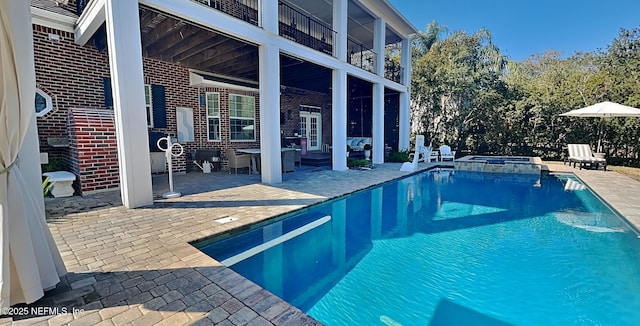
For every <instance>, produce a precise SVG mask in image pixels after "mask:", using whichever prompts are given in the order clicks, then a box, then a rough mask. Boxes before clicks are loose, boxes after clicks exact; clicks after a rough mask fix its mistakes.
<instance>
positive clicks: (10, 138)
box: [0, 0, 66, 308]
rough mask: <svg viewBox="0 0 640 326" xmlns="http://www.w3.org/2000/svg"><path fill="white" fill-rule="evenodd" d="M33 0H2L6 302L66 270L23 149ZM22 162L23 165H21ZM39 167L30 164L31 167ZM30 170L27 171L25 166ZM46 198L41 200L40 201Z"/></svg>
mask: <svg viewBox="0 0 640 326" xmlns="http://www.w3.org/2000/svg"><path fill="white" fill-rule="evenodd" d="M29 4H30V1H24V0H2V1H0V242H1V243H2V251H1V252H0V262H1V264H2V266H1V268H0V307H1V308H5V307H8V306H10V305H13V304H16V303H23V302H24V303H32V302H34V301H36V300H38V299H39V298H41V297H42V296H43V295H44V290H46V289H49V288H52V287H54V286H55V285H56V284H57V283H58V282H60V277H59V276H60V275H64V274H65V273H66V271H65V268H64V264H63V262H62V259H61V257H60V253H59V252H58V249H57V248H56V246H55V242H54V240H53V237H52V236H51V232H50V231H49V228H48V226H47V223H46V220H45V212H44V210H43V205H42V204H41V201H42V198H41V197H39V195H40V193H41V191H35V189H29V188H28V187H27V184H26V182H25V180H24V177H23V176H25V175H29V174H32V173H36V174H39V173H40V169H39V168H37V165H33V164H20V157H19V152H20V148H21V146H22V143H23V141H24V139H25V137H26V135H27V130H28V129H29V126H30V125H31V124H33V121H32V119H34V117H33V114H34V100H35V70H34V61H33V32H32V29H31V28H32V27H31V13H30V8H29ZM21 166H22V169H21ZM27 166H29V167H33V166H35V167H36V169H29V170H26V169H25V167H27ZM25 170H26V171H25ZM39 201H40V203H39Z"/></svg>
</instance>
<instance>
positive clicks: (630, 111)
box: [560, 101, 640, 152]
mask: <svg viewBox="0 0 640 326" xmlns="http://www.w3.org/2000/svg"><path fill="white" fill-rule="evenodd" d="M560 115H561V116H564V117H596V118H597V117H600V118H607V117H640V109H636V108H633V107H630V106H626V105H622V104H618V103H613V102H609V101H605V102H600V103H597V104H594V105H590V106H587V107H584V108H582V109H576V110H571V111H569V112H565V113H562V114H560ZM601 137H602V121H601V123H600V128H599V130H598V148H597V151H598V152H600V150H601V142H602V138H601Z"/></svg>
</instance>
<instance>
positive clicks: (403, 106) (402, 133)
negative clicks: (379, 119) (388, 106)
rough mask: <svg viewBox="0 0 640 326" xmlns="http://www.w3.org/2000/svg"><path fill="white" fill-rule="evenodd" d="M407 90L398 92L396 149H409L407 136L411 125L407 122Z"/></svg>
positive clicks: (408, 100) (408, 99)
mask: <svg viewBox="0 0 640 326" xmlns="http://www.w3.org/2000/svg"><path fill="white" fill-rule="evenodd" d="M409 102H410V98H409V92H401V93H400V109H399V110H398V111H399V112H398V114H399V115H400V117H399V119H398V120H399V128H398V129H399V130H398V133H399V135H398V136H399V138H398V150H406V149H409V136H410V134H411V125H410V122H409Z"/></svg>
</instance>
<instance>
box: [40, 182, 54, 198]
mask: <svg viewBox="0 0 640 326" xmlns="http://www.w3.org/2000/svg"><path fill="white" fill-rule="evenodd" d="M51 189H53V182H50V181H49V177H46V178H45V179H44V180H43V181H42V194H43V195H44V196H45V197H47V196H48V195H49V193H50V192H51Z"/></svg>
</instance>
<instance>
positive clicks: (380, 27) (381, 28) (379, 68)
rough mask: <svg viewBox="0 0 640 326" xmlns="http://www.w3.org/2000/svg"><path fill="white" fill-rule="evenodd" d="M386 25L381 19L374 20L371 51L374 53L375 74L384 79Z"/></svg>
mask: <svg viewBox="0 0 640 326" xmlns="http://www.w3.org/2000/svg"><path fill="white" fill-rule="evenodd" d="M386 28H387V24H386V23H385V22H384V20H383V19H382V18H378V19H376V21H375V22H374V23H373V51H375V52H376V54H377V57H376V62H375V67H376V70H375V72H376V74H377V75H378V76H382V77H384V42H385V38H384V36H385V29H386Z"/></svg>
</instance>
